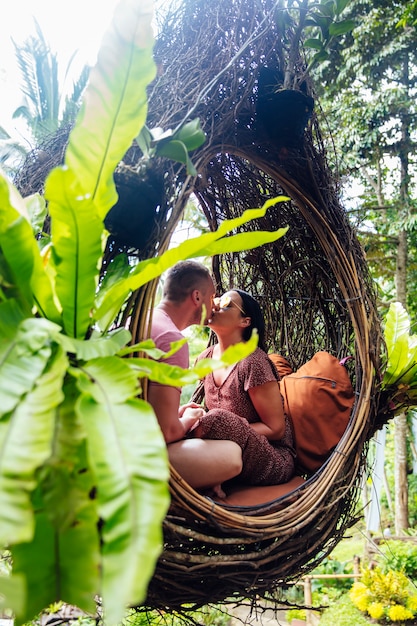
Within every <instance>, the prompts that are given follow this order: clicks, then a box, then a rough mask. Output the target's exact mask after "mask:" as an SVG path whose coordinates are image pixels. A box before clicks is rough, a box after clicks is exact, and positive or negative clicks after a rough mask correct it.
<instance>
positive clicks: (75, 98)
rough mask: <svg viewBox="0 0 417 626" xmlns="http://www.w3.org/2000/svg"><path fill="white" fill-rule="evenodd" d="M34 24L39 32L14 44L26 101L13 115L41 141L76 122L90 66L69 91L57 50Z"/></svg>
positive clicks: (35, 138)
mask: <svg viewBox="0 0 417 626" xmlns="http://www.w3.org/2000/svg"><path fill="white" fill-rule="evenodd" d="M34 23H35V30H36V35H34V36H31V37H29V38H28V39H26V40H25V41H24V42H23V44H22V45H18V44H16V43H14V48H15V53H16V59H17V63H18V67H19V69H20V72H21V77H22V80H21V85H22V93H23V95H24V96H25V100H26V102H25V104H24V105H22V106H20V107H19V108H18V109H16V111H15V112H14V114H13V117H14V118H18V117H20V118H23V119H24V120H25V121H26V123H27V126H28V128H29V130H30V132H31V133H32V135H33V139H34V140H35V141H36V142H39V141H40V140H41V139H42V138H44V137H45V136H46V135H49V134H51V133H53V132H55V131H56V130H57V129H58V128H59V126H61V125H65V124H68V123H71V122H73V121H74V119H75V116H76V114H77V112H78V109H79V107H80V104H81V97H82V94H83V92H84V89H85V86H86V84H87V80H88V75H89V72H90V68H89V67H88V66H85V67H84V68H83V70H82V71H81V74H80V76H79V78H78V79H77V80H76V81H75V82H74V83H73V84H72V89H71V90H70V91H69V92H67V89H66V87H65V86H64V85H63V84H61V83H60V77H59V64H58V57H57V53H55V52H52V51H51V49H50V46H49V44H48V42H47V41H46V39H45V37H44V34H43V32H42V29H41V28H40V26H39V24H38V22H37V21H36V20H34ZM75 54H76V52H75V53H74V54H73V55H72V57H71V59H70V61H69V63H68V65H67V68H66V71H65V77H64V83H65V81H66V80H68V75H69V71H70V69H71V65H72V61H73V59H74V56H75Z"/></svg>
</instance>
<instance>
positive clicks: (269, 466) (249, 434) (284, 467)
mask: <svg viewBox="0 0 417 626" xmlns="http://www.w3.org/2000/svg"><path fill="white" fill-rule="evenodd" d="M194 432H195V434H196V437H201V438H202V439H207V440H213V439H230V440H231V441H234V442H235V443H237V444H238V445H239V447H240V448H241V450H242V461H243V468H242V472H241V473H240V475H239V480H241V481H242V482H244V483H246V484H247V485H274V484H279V483H284V482H287V481H288V480H290V478H291V477H292V476H293V474H294V458H293V454H292V453H291V451H290V450H288V449H287V448H285V447H280V446H278V445H272V444H271V443H270V442H269V441H268V439H267V438H266V437H265V436H264V435H259V434H258V433H257V432H256V431H255V430H253V428H251V426H250V424H249V422H248V421H247V420H245V419H243V418H242V417H239V415H236V414H235V413H232V412H231V411H224V410H223V409H213V410H211V411H208V412H207V413H206V414H205V415H204V416H203V417H202V418H201V420H200V424H199V426H198V427H197V428H196V429H195V431H194Z"/></svg>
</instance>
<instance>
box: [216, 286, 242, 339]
mask: <svg viewBox="0 0 417 626" xmlns="http://www.w3.org/2000/svg"><path fill="white" fill-rule="evenodd" d="M247 319H248V316H247V315H246V313H245V310H244V308H243V300H242V298H241V297H240V295H239V294H238V293H237V291H226V293H224V294H223V295H222V296H220V297H219V298H214V299H213V310H212V315H211V318H210V319H209V321H208V325H209V326H210V327H211V328H213V330H216V329H217V328H230V329H233V328H236V327H240V326H243V327H245V326H247ZM243 321H245V323H244V324H243Z"/></svg>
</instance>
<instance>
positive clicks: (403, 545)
mask: <svg viewBox="0 0 417 626" xmlns="http://www.w3.org/2000/svg"><path fill="white" fill-rule="evenodd" d="M381 552H382V553H383V557H384V558H383V559H380V567H381V569H382V571H383V572H388V571H390V570H395V571H398V572H404V574H405V575H406V576H407V577H408V578H410V579H411V580H412V581H417V545H416V544H413V543H411V542H406V541H398V540H397V541H396V540H395V539H392V540H389V541H387V542H386V543H385V544H384V545H383V546H381Z"/></svg>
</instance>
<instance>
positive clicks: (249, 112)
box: [17, 0, 389, 609]
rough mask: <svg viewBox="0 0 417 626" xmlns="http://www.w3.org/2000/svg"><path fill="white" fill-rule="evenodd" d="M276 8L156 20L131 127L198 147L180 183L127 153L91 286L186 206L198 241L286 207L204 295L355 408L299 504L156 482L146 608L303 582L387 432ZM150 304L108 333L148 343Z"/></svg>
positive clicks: (354, 291)
mask: <svg viewBox="0 0 417 626" xmlns="http://www.w3.org/2000/svg"><path fill="white" fill-rule="evenodd" d="M280 4H281V3H280V2H273V1H272V0H227V1H226V2H225V1H224V0H210V2H207V0H183V2H182V3H181V5H180V7H179V8H178V9H171V10H170V11H169V12H168V14H165V15H164V17H163V19H162V23H161V25H160V35H159V37H158V40H157V44H156V47H155V59H156V61H157V64H158V68H159V71H158V77H157V78H156V80H155V81H154V83H153V84H152V85H151V87H150V90H149V117H148V122H147V123H148V125H149V126H150V127H154V126H161V127H162V128H164V129H167V128H176V127H177V126H178V125H179V124H181V122H183V121H188V120H190V119H193V118H195V117H199V118H200V121H201V124H202V126H203V128H204V130H205V132H206V134H207V141H206V142H205V144H204V145H203V146H202V147H201V148H199V149H198V150H197V151H196V152H195V153H194V154H193V155H192V158H193V161H194V163H195V165H196V167H197V170H198V176H197V177H196V178H193V177H190V176H187V175H186V173H185V171H184V168H183V167H182V166H179V165H176V164H173V163H171V162H168V161H167V160H164V159H154V161H153V162H152V164H151V166H149V167H148V168H147V169H146V171H144V170H143V168H142V166H141V161H140V157H141V153H140V150H139V148H138V147H137V146H136V145H133V146H132V148H131V150H130V151H129V152H128V154H127V155H126V157H125V159H124V161H123V163H121V164H120V166H119V168H118V170H117V172H116V175H115V179H116V184H117V188H118V191H119V195H120V199H119V203H118V205H116V211H115V212H114V214H113V216H112V219H110V218H109V229H110V230H111V232H112V233H113V235H112V236H111V237H110V238H109V242H108V247H107V252H106V260H105V263H104V266H103V271H105V268H106V263H107V262H108V261H109V260H110V259H111V258H112V257H113V256H114V255H115V254H117V253H119V252H120V251H128V252H129V254H130V255H137V256H139V257H142V258H143V257H145V256H152V255H156V254H158V253H159V252H160V251H161V250H164V249H165V248H166V247H167V246H168V244H169V240H170V237H171V236H172V234H173V232H174V229H175V228H176V227H177V225H178V222H179V221H180V220H181V216H182V215H183V212H184V208H185V206H186V204H187V202H188V201H189V200H190V199H193V201H194V203H195V204H196V206H197V207H199V208H200V210H201V211H202V213H203V214H204V216H205V218H206V221H207V228H209V229H211V230H214V229H216V228H217V227H218V225H219V223H220V222H222V220H225V219H228V218H233V217H236V216H238V215H241V214H242V212H243V211H244V210H245V209H247V208H253V207H259V206H261V205H262V204H263V202H264V201H265V200H266V199H268V198H271V197H275V196H277V195H285V196H288V197H289V198H290V199H289V200H288V201H286V202H284V203H279V204H277V205H275V206H274V207H273V208H271V209H269V210H268V212H267V215H266V217H265V218H263V219H262V220H259V221H258V222H257V223H256V224H253V223H251V224H248V225H246V226H244V227H242V229H243V230H256V229H271V230H272V229H276V228H279V227H283V226H287V225H288V226H289V231H288V233H287V235H286V236H285V237H284V238H283V239H280V240H279V241H278V242H276V243H274V244H270V245H267V246H264V247H263V248H259V249H256V250H251V251H249V252H243V253H239V254H238V253H236V254H232V255H224V256H223V257H221V258H214V259H213V274H214V276H215V279H216V281H217V286H218V291H219V293H221V292H222V291H223V290H225V289H228V288H231V287H240V288H242V289H245V290H247V291H249V292H251V293H252V294H253V295H254V296H255V297H256V298H257V299H258V301H259V302H260V304H261V306H262V308H263V310H264V312H265V317H266V325H267V334H268V341H269V348H270V350H271V351H275V352H280V353H281V354H283V355H284V356H286V357H287V358H288V360H289V361H290V363H291V365H292V366H293V368H294V369H296V368H298V367H299V366H300V365H301V364H303V363H304V362H305V361H307V360H308V359H309V358H311V357H312V356H313V354H314V353H315V352H316V351H318V350H327V351H329V352H331V353H332V354H334V355H336V356H338V357H344V356H346V355H353V356H354V361H353V362H352V363H351V365H350V373H351V377H352V381H353V383H354V387H355V391H356V400H355V405H354V408H353V411H352V415H351V419H350V423H349V426H348V428H347V430H346V432H345V434H344V436H343V437H342V440H341V441H340V443H339V445H338V446H337V449H336V450H335V452H334V453H333V454H332V456H331V457H330V459H329V460H328V461H327V462H326V464H325V465H324V466H323V467H322V468H321V469H320V470H319V471H318V472H317V473H316V474H315V475H313V476H311V477H309V479H308V480H307V482H306V483H305V484H304V485H302V486H301V487H300V488H298V489H296V490H295V491H293V492H292V493H290V494H288V495H287V496H283V497H281V498H279V499H277V500H275V501H272V502H269V503H267V504H262V505H259V506H253V507H250V508H245V507H231V506H230V507H225V506H223V505H221V504H218V503H215V502H214V501H212V500H211V499H209V498H207V497H205V496H203V495H200V494H199V493H197V492H196V491H194V490H193V489H192V488H191V487H190V486H189V485H188V484H186V483H185V482H184V481H183V480H182V479H181V477H180V476H178V475H177V474H176V472H175V471H174V470H172V477H171V482H170V488H171V494H172V504H171V508H170V511H169V513H168V515H167V517H166V520H165V523H164V535H165V547H164V551H163V553H162V556H161V558H160V559H159V562H158V564H157V567H156V571H155V575H154V577H153V579H152V581H151V584H150V587H149V594H148V599H147V604H148V605H149V606H150V607H159V608H164V609H167V608H180V607H182V606H183V605H185V604H187V605H188V606H201V605H204V604H206V603H207V602H209V601H210V602H216V601H223V600H225V599H226V598H237V597H252V598H253V597H256V596H262V595H265V594H266V593H268V592H269V591H270V590H271V589H274V588H275V587H276V586H279V585H282V584H285V583H287V582H289V581H293V580H295V579H298V578H299V577H300V576H302V575H303V574H306V573H308V572H309V571H310V570H311V569H312V568H314V567H315V566H316V565H317V564H318V563H319V562H320V561H321V560H322V559H323V558H324V557H325V556H326V555H327V554H328V553H329V552H330V551H331V550H332V548H333V547H334V546H335V544H336V543H337V542H338V541H339V540H340V539H341V537H342V536H343V534H344V532H345V530H346V529H347V528H348V527H349V526H351V525H352V524H353V523H354V522H355V521H356V505H357V500H358V494H359V491H360V480H361V475H362V473H363V470H364V468H365V452H366V446H367V442H368V441H369V439H370V438H371V436H372V435H373V433H374V432H375V430H376V429H377V428H378V427H379V426H380V425H381V423H382V422H383V421H385V420H386V419H387V418H388V417H389V415H386V414H385V413H384V411H383V410H381V409H380V407H379V395H378V385H377V382H376V373H378V372H379V369H380V351H381V337H380V325H379V321H378V317H377V313H376V306H375V295H374V290H373V286H372V281H371V279H370V277H369V274H368V269H367V265H366V260H365V257H364V254H363V251H362V249H361V247H360V245H359V243H358V240H357V238H356V235H355V232H354V229H353V228H352V227H351V225H350V224H349V221H348V219H347V217H346V214H345V211H344V210H343V208H342V206H341V204H340V202H339V194H338V184H337V178H336V175H335V172H334V171H331V169H330V168H329V165H328V156H327V155H328V149H327V150H326V148H325V145H324V143H323V140H322V135H321V133H320V129H319V125H318V104H317V102H316V103H315V107H314V110H312V103H313V100H314V91H313V88H312V85H311V83H310V80H309V78H308V76H305V63H304V60H303V56H302V50H301V49H300V48H299V46H298V44H297V40H296V36H297V34H296V30H295V28H293V26H292V25H291V23H287V22H286V23H285V24H284V25H282V20H280V19H279V17H280V9H279V6H280ZM294 50H296V51H297V54H296V56H295V57H294ZM290 57H291V58H292V61H294V63H293V68H294V76H293V78H294V79H295V81H294V83H293V85H292V86H293V87H294V90H293V91H291V93H288V92H287V93H285V94H284V99H285V97H289V98H290V104H285V105H281V104H280V100H279V97H278V95H277V92H279V91H280V89H281V88H282V87H283V84H282V83H283V76H284V73H285V69H286V67H287V65H288V62H289V61H288V59H289V58H290ZM285 91H287V90H285ZM300 102H301V104H300ZM67 135H68V132H67V130H65V129H64V130H63V131H61V133H58V134H57V135H56V136H55V137H53V138H52V139H51V140H49V141H48V142H45V144H44V145H43V146H41V148H40V149H39V150H38V151H35V152H34V153H33V154H32V155H30V157H29V158H28V159H27V162H26V164H25V166H24V167H23V168H22V171H21V173H20V174H19V177H18V180H17V184H18V187H19V188H20V189H21V191H22V192H23V193H24V194H28V193H31V192H33V191H38V190H39V189H41V188H42V184H43V181H44V179H45V176H46V173H47V172H48V171H49V169H51V167H52V166H53V165H55V164H57V163H59V162H60V161H61V160H62V154H63V146H64V145H65V142H66V139H67ZM143 197H146V198H147V201H146V205H145V206H143V205H141V204H140V201H141V198H143ZM136 220H137V227H136V230H135V227H134V225H133V224H134V223H136V222H135V221H136ZM126 224H128V228H126ZM144 224H145V225H146V228H145V226H144ZM155 288H156V285H155V284H152V285H148V286H147V287H145V288H144V289H143V290H141V291H140V292H138V293H134V294H132V297H131V300H130V303H129V306H128V307H127V308H126V309H124V311H122V312H121V313H120V319H119V322H120V323H121V324H122V323H125V322H126V320H127V319H129V320H130V324H131V330H132V333H133V335H134V339H135V340H137V339H140V338H141V337H143V336H146V334H147V332H148V329H147V326H146V322H145V315H146V311H147V310H148V309H149V307H150V306H152V304H153V298H154V294H155Z"/></svg>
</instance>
